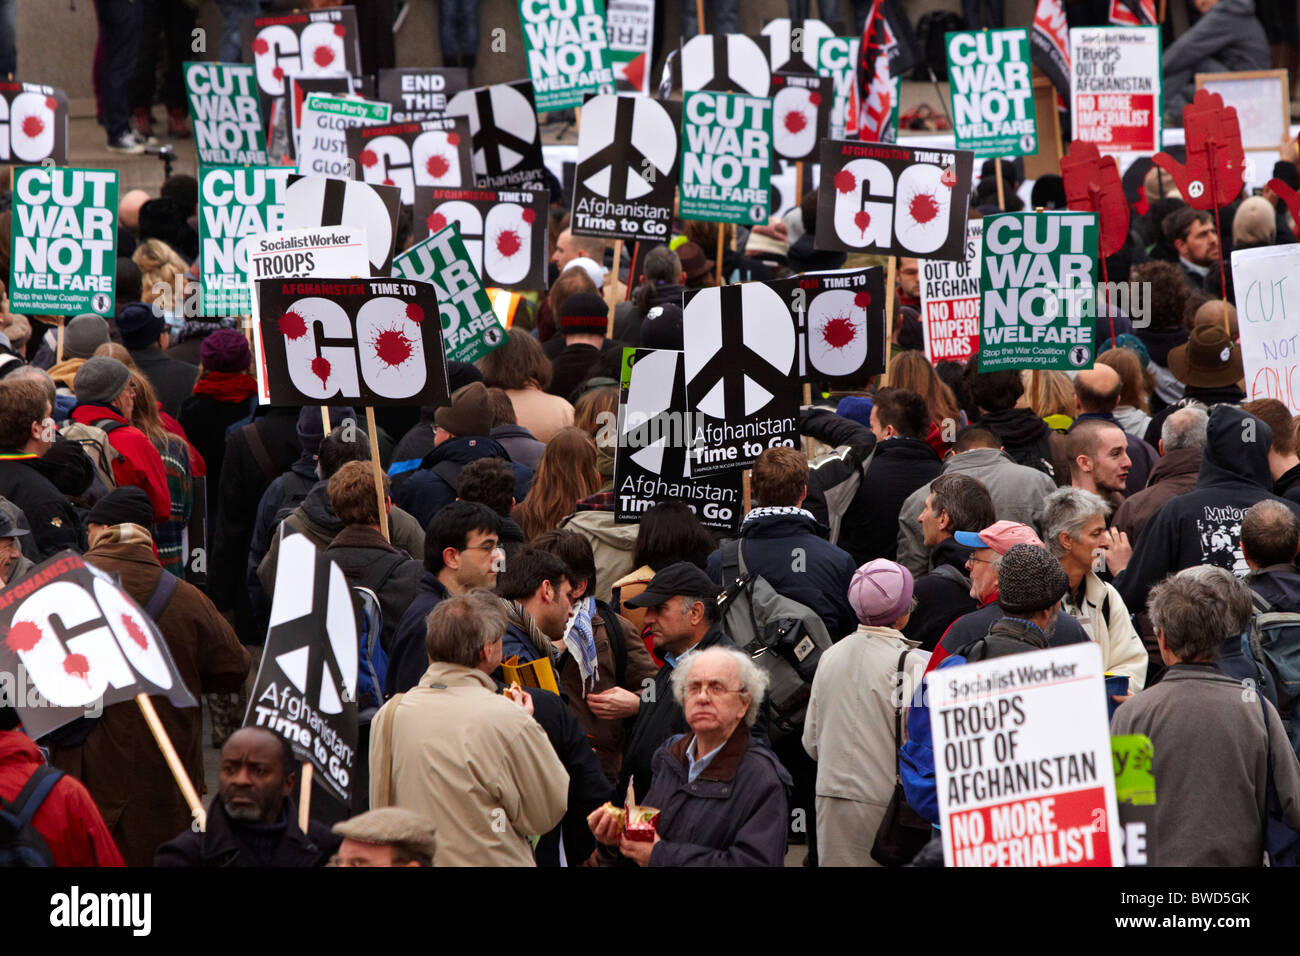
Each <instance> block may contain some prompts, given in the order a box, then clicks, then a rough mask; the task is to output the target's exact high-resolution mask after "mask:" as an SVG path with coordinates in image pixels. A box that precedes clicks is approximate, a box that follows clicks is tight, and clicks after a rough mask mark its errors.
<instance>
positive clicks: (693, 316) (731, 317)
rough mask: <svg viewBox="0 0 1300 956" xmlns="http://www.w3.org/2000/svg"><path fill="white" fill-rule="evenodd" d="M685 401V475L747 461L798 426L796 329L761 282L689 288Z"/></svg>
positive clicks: (792, 437) (792, 435)
mask: <svg viewBox="0 0 1300 956" xmlns="http://www.w3.org/2000/svg"><path fill="white" fill-rule="evenodd" d="M682 328H683V329H684V330H685V333H686V334H685V343H684V344H685V349H684V352H685V368H686V401H687V404H688V406H689V407H690V408H692V409H694V410H695V413H696V414H695V418H694V419H693V422H692V425H693V435H692V441H691V460H690V468H691V474H692V475H710V474H715V473H717V472H720V471H728V470H730V469H733V468H748V467H750V466H751V465H753V464H754V462H755V461H756V460H757V459H758V456H759V455H761V454H762V453H763V451H764V449H767V448H776V447H778V446H788V447H793V446H794V444H795V442H796V441H797V440H798V433H799V427H798V426H799V398H800V390H799V373H798V369H799V366H798V363H797V361H796V360H797V358H798V351H799V349H798V344H799V343H798V336H797V334H796V330H795V325H794V322H793V321H792V319H791V316H790V307H789V305H788V304H787V301H786V300H785V299H783V298H782V297H781V295H780V293H778V292H777V291H776V290H774V289H772V288H770V287H769V286H768V285H766V284H765V283H762V282H745V283H741V284H738V285H728V286H723V287H722V288H712V289H700V290H698V291H696V292H694V293H689V294H688V297H687V298H686V305H685V308H684V309H683V314H682Z"/></svg>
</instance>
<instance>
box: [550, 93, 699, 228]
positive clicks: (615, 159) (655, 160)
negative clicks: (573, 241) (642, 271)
mask: <svg viewBox="0 0 1300 956" xmlns="http://www.w3.org/2000/svg"><path fill="white" fill-rule="evenodd" d="M680 118H681V107H680V105H678V104H676V103H660V102H658V101H657V100H652V99H650V98H649V97H645V96H616V95H608V96H593V97H592V98H591V99H589V100H587V102H586V104H585V105H584V106H583V108H582V128H581V129H580V130H579V131H578V168H577V172H576V173H575V175H574V182H573V218H572V220H571V221H570V223H569V229H570V231H571V232H572V233H573V234H574V235H579V236H604V237H606V238H609V239H624V240H627V241H629V242H630V241H632V240H638V241H640V240H645V241H650V242H654V241H660V242H666V241H667V240H668V231H669V227H670V226H671V224H672V220H673V199H674V192H675V190H676V187H677V175H678V165H677V130H678V128H679V121H680Z"/></svg>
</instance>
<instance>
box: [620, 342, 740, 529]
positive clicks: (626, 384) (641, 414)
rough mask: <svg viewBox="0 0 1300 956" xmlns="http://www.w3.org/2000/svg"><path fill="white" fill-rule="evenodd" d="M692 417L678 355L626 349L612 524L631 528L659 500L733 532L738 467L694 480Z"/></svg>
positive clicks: (706, 523) (709, 525) (736, 518)
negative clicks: (679, 503)
mask: <svg viewBox="0 0 1300 956" xmlns="http://www.w3.org/2000/svg"><path fill="white" fill-rule="evenodd" d="M692 417H693V416H692V415H691V414H690V411H689V409H688V408H687V406H686V373H685V367H684V364H683V360H682V353H681V352H675V351H669V350H667V349H632V348H627V349H624V350H623V365H622V374H621V376H620V387H619V405H618V450H617V452H616V453H615V456H614V490H615V496H614V520H615V522H618V523H620V524H632V523H635V522H638V521H640V520H641V517H642V515H643V514H644V513H645V512H646V511H647V510H648V509H650V508H651V507H653V506H654V505H656V504H658V503H659V502H661V501H683V502H685V503H686V504H687V505H688V506H689V507H690V509H691V511H693V512H694V513H695V517H696V518H698V519H699V521H700V524H702V525H704V526H705V527H706V528H717V529H719V530H722V531H729V532H734V531H735V530H736V528H738V527H739V526H740V519H741V517H742V516H743V513H744V507H743V502H742V500H741V490H742V488H741V484H742V477H741V473H740V470H739V469H733V470H731V471H724V472H719V473H717V474H714V475H710V476H708V477H707V478H702V477H699V476H693V475H692V474H691V471H690V460H689V458H688V456H687V453H686V452H687V447H688V446H689V445H690V443H691V439H692V427H691V426H692Z"/></svg>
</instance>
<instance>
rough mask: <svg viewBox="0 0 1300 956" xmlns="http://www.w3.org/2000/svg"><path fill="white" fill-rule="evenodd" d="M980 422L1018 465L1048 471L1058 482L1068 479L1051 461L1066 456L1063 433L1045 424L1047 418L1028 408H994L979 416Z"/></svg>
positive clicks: (1061, 482) (1062, 458) (1064, 482)
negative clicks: (1044, 418)
mask: <svg viewBox="0 0 1300 956" xmlns="http://www.w3.org/2000/svg"><path fill="white" fill-rule="evenodd" d="M979 424H980V425H982V426H983V427H985V428H987V429H989V431H991V432H993V434H995V435H997V436H998V441H1000V442H1001V443H1002V450H1003V451H1004V452H1006V453H1007V455H1008V456H1009V457H1010V458H1011V460H1012V461H1014V462H1015V463H1016V464H1017V465H1026V466H1028V467H1030V468H1037V469H1038V470H1039V471H1041V472H1044V473H1045V474H1048V475H1051V476H1052V478H1053V479H1054V480H1055V481H1056V484H1057V486H1058V487H1059V486H1061V485H1068V484H1069V483H1070V475H1069V472H1066V474H1065V475H1061V474H1059V473H1058V472H1059V470H1060V469H1058V468H1057V467H1056V466H1055V465H1054V464H1053V463H1054V462H1057V461H1064V460H1068V455H1067V453H1066V451H1065V436H1064V435H1059V434H1057V433H1056V432H1054V431H1052V430H1051V429H1050V428H1048V427H1047V422H1045V421H1043V420H1042V419H1041V418H1039V417H1038V416H1037V415H1035V414H1034V411H1033V409H1030V408H1005V409H1003V410H1001V411H997V412H985V413H984V414H983V415H981V416H980V420H979Z"/></svg>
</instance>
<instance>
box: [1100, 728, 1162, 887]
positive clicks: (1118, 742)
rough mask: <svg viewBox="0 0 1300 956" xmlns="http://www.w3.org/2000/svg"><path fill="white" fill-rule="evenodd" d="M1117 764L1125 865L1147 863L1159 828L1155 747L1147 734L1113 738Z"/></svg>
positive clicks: (1111, 741) (1112, 746) (1112, 753)
mask: <svg viewBox="0 0 1300 956" xmlns="http://www.w3.org/2000/svg"><path fill="white" fill-rule="evenodd" d="M1110 753H1111V758H1112V759H1113V761H1114V764H1115V800H1116V803H1117V804H1118V806H1119V820H1120V823H1121V824H1122V825H1123V827H1124V830H1123V837H1124V865H1125V866H1146V865H1147V862H1148V861H1149V860H1150V858H1151V854H1152V849H1153V847H1152V841H1153V838H1154V837H1155V830H1156V777H1155V774H1154V773H1153V772H1152V764H1153V763H1154V761H1155V748H1154V747H1153V746H1152V744H1151V738H1150V737H1148V736H1147V735H1146V734H1117V735H1115V736H1113V737H1111V738H1110Z"/></svg>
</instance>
